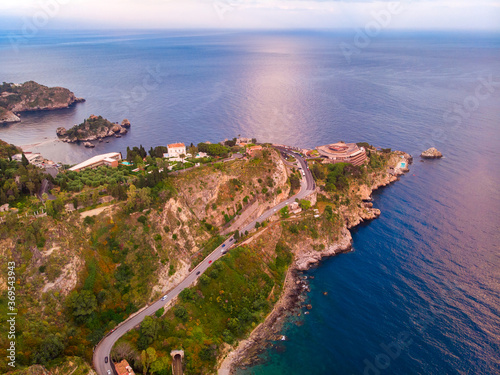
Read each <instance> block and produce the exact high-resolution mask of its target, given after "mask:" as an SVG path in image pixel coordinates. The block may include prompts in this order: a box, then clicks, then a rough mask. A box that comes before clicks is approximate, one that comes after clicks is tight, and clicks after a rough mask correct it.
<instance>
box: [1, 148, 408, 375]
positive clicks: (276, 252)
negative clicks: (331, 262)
mask: <svg viewBox="0 0 500 375" xmlns="http://www.w3.org/2000/svg"><path fill="white" fill-rule="evenodd" d="M173 146H175V148H174V147H173ZM5 147H6V148H8V149H6V150H5V152H4V153H3V154H5V155H11V154H12V153H13V152H15V151H14V146H11V145H5ZM321 147H322V148H321V150H323V151H325V150H326V151H325V152H327V155H326V156H322V155H320V154H319V151H318V150H304V149H297V148H292V147H288V146H284V145H276V144H274V145H273V144H268V143H261V144H257V143H256V140H254V139H251V140H245V141H243V140H242V139H233V140H226V141H224V142H220V143H215V144H213V143H200V144H198V145H196V146H195V145H191V146H190V147H188V148H185V146H184V145H183V144H181V143H175V144H171V145H169V146H158V147H155V148H151V150H150V151H149V152H146V150H145V149H144V148H143V147H142V146H141V147H133V148H129V149H128V151H127V155H126V159H127V160H126V161H122V160H121V155H120V154H119V153H116V155H113V157H116V158H115V159H113V160H108V159H110V157H111V156H110V155H104V156H105V158H104V159H103V163H87V164H86V166H85V168H72V169H68V170H66V171H64V170H63V171H61V172H60V173H59V174H58V175H57V176H56V177H55V178H52V179H50V181H51V183H52V184H53V186H52V187H51V190H50V193H51V194H52V195H53V199H47V200H45V201H44V202H41V201H40V202H39V201H38V200H37V199H35V198H34V197H33V195H34V194H33V193H34V192H37V191H38V189H39V187H38V186H40V187H42V186H43V185H44V183H43V181H44V176H43V175H37V179H36V183H35V186H32V185H30V182H29V181H28V179H26V178H24V177H23V176H24V175H26V174H29V173H32V174H33V173H34V170H32V168H31V167H30V169H27V168H26V167H23V166H21V165H20V162H17V161H15V159H14V158H12V160H10V159H3V160H1V161H0V163H2V165H3V164H5V166H6V167H8V170H9V174H7V175H5V176H4V177H2V178H5V179H6V181H5V182H6V183H4V184H3V186H4V187H5V189H4V192H3V195H1V196H0V199H2V204H3V206H2V207H4V211H5V212H0V261H2V262H8V261H11V260H12V259H14V260H15V261H16V267H18V269H19V270H20V271H19V272H18V273H17V277H18V278H19V281H20V284H19V286H18V287H17V289H16V293H17V295H18V296H19V298H21V297H22V300H23V307H22V311H21V312H20V313H19V314H18V315H17V317H16V319H17V321H18V324H19V326H23V327H26V328H25V329H24V330H23V331H22V332H20V333H19V335H20V337H19V340H18V341H17V342H18V347H17V348H16V349H17V353H20V354H18V366H19V367H21V368H22V367H25V368H28V366H30V365H31V364H33V363H35V364H37V365H38V367H37V368H38V369H41V370H43V371H45V370H48V371H47V372H49V371H50V373H58V374H66V372H62V371H61V368H68V369H69V368H71V371H75V366H74V365H69V363H72V364H75V363H76V364H77V366H78V367H79V368H80V370H81V371H80V372H81V373H83V372H85V373H88V364H90V363H92V364H93V366H94V369H95V371H96V372H97V374H98V375H106V374H107V371H108V370H109V371H113V368H117V367H119V366H122V365H125V364H126V365H129V366H130V367H131V368H132V369H134V371H135V372H136V373H138V372H143V373H149V374H152V373H163V372H167V373H168V372H169V371H170V369H171V368H172V366H173V367H174V368H175V369H177V370H179V369H180V368H184V370H185V372H186V373H207V374H208V373H215V372H217V371H218V369H219V368H221V370H220V371H226V373H227V372H229V371H231V369H233V368H234V367H235V366H239V365H246V364H247V361H252V360H253V358H254V354H255V353H256V352H257V350H258V348H259V347H262V345H265V344H266V343H267V342H268V340H272V339H275V338H276V337H277V334H278V332H279V329H280V322H283V320H284V319H283V315H284V314H287V313H288V312H289V311H290V310H291V308H292V307H293V306H297V304H298V303H299V304H300V293H299V292H301V291H303V290H304V285H303V283H302V281H301V280H300V279H299V272H300V271H301V270H305V269H308V268H309V267H310V266H311V265H313V264H315V263H317V262H318V261H320V260H321V259H322V257H324V256H332V255H335V254H338V253H340V252H344V251H349V250H350V248H351V235H350V232H349V229H350V228H352V227H354V226H356V225H357V224H359V223H360V222H363V221H367V220H371V219H374V218H376V217H377V216H378V215H379V214H380V211H379V210H378V209H376V208H374V207H373V205H372V202H371V193H372V191H373V190H374V189H377V188H379V187H381V186H385V185H387V184H389V183H391V182H393V181H396V180H397V179H398V176H400V175H401V174H403V173H405V172H406V171H408V164H409V163H410V162H411V157H410V155H408V154H406V153H404V152H399V151H391V150H390V149H376V148H374V147H372V146H370V145H369V144H367V143H358V144H344V143H334V144H330V145H326V146H321ZM179 148H182V150H181V151H182V155H183V156H182V157H178V156H177V154H176V153H175V152H174V151H175V150H177V149H179ZM166 151H167V152H166ZM181 151H180V150H179V152H181ZM358 164H359V165H358ZM173 166H174V168H171V167H173ZM1 170H3V169H1ZM17 175H19V176H20V177H19V178H17V177H16V176H17ZM14 185H16V186H15V187H14ZM30 196H31V197H30ZM28 198H29V199H28ZM5 206H6V207H5ZM14 207H15V209H16V211H17V212H16V213H14V212H12V209H13V208H14ZM34 213H36V215H35V214H34ZM3 278H4V275H3V274H0V279H1V280H0V281H1V282H0V288H3V287H2V285H6V283H5V280H4V279H3ZM0 291H2V292H5V291H4V290H2V289H0ZM21 335H22V337H21ZM249 335H250V336H249ZM245 339H247V340H246V341H242V340H245ZM7 344H8V343H7V342H6V341H1V339H0V347H2V348H4V346H5V345H7ZM7 348H8V346H5V350H7ZM93 348H94V349H93ZM181 348H182V350H183V353H185V355H179V356H177V354H175V355H172V356H171V353H179V349H181ZM76 358H80V359H83V361H81V360H80V361H78V360H77V359H76ZM42 366H43V367H42ZM113 366H114V367H113ZM145 366H146V367H147V368H146V369H145ZM31 369H32V370H34V368H33V367H31ZM8 370H9V369H8V367H7V362H5V359H1V358H0V371H1V372H2V373H5V372H7V371H8ZM177 370H176V371H177ZM20 371H22V370H20ZM19 374H21V372H20V373H19ZM16 375H17V373H16Z"/></svg>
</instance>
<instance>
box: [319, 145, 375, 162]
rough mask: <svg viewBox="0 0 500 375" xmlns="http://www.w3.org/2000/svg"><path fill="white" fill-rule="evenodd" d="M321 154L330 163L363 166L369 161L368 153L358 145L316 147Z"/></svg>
mask: <svg viewBox="0 0 500 375" xmlns="http://www.w3.org/2000/svg"><path fill="white" fill-rule="evenodd" d="M316 150H318V152H319V154H320V155H321V156H322V157H324V158H326V159H328V161H329V162H330V163H350V164H353V165H361V164H363V163H364V162H365V160H366V159H367V156H366V151H365V149H364V148H363V147H359V146H358V145H357V144H356V143H344V142H337V143H331V144H329V145H324V146H318V147H316Z"/></svg>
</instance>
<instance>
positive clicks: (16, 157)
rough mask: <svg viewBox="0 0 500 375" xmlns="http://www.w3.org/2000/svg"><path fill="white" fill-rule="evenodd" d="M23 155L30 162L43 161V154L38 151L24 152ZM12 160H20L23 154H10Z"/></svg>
mask: <svg viewBox="0 0 500 375" xmlns="http://www.w3.org/2000/svg"><path fill="white" fill-rule="evenodd" d="M24 156H26V159H28V162H29V163H30V164H35V163H42V162H43V156H42V155H41V154H39V153H33V152H25V153H24ZM12 160H15V161H22V160H23V154H15V155H14V156H12Z"/></svg>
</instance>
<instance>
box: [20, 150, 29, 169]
mask: <svg viewBox="0 0 500 375" xmlns="http://www.w3.org/2000/svg"><path fill="white" fill-rule="evenodd" d="M21 164H22V165H23V166H24V167H27V166H28V165H29V164H30V162H29V161H28V159H27V158H26V155H24V152H23V155H22V156H21Z"/></svg>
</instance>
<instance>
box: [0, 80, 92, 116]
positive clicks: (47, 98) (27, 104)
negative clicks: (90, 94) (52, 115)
mask: <svg viewBox="0 0 500 375" xmlns="http://www.w3.org/2000/svg"><path fill="white" fill-rule="evenodd" d="M83 101H85V99H82V98H77V97H76V96H75V94H74V93H72V92H71V91H69V90H68V89H65V88H63V87H47V86H44V85H40V84H38V83H36V82H33V81H28V82H25V83H23V84H21V85H16V84H12V83H3V84H2V85H0V121H1V122H4V123H6V122H16V121H20V119H19V117H17V116H16V115H14V113H19V112H28V111H47V110H54V109H62V108H68V107H69V106H71V105H72V104H74V103H78V102H83ZM2 112H4V114H3V115H2ZM2 119H3V120H2Z"/></svg>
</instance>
